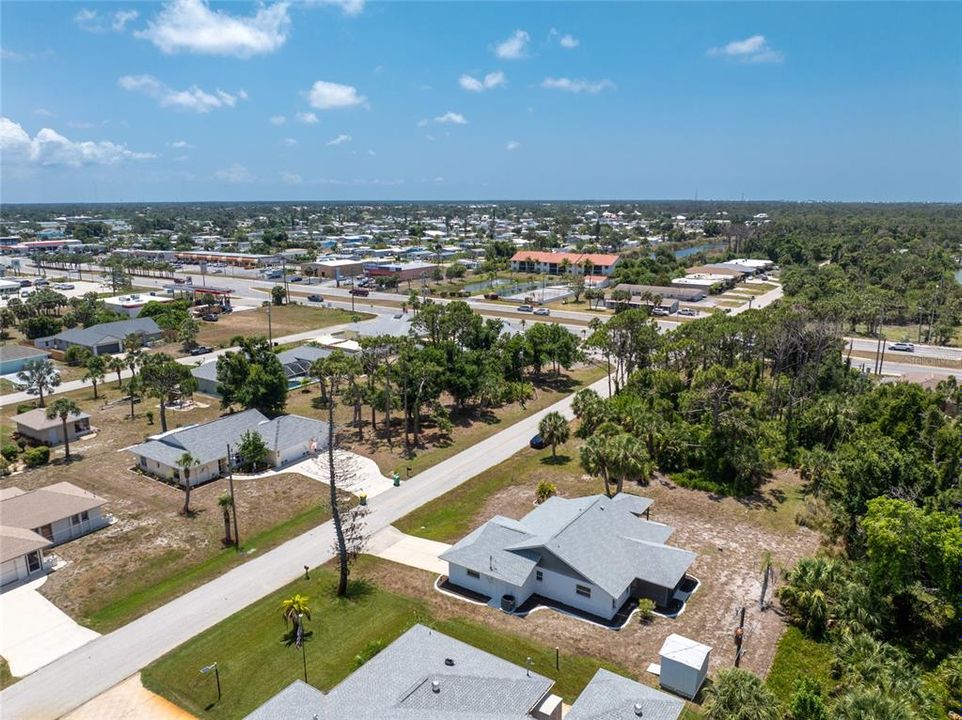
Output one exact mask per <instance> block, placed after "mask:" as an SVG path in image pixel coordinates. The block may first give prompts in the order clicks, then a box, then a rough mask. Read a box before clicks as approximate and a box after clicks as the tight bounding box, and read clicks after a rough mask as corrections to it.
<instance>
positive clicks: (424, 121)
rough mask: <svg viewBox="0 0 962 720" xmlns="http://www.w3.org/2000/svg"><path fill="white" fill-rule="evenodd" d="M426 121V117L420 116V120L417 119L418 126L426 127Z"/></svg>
mask: <svg viewBox="0 0 962 720" xmlns="http://www.w3.org/2000/svg"><path fill="white" fill-rule="evenodd" d="M428 122H429V121H428V119H427V118H421V119H420V120H418V127H427V126H428Z"/></svg>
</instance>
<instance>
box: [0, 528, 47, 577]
mask: <svg viewBox="0 0 962 720" xmlns="http://www.w3.org/2000/svg"><path fill="white" fill-rule="evenodd" d="M50 545H51V542H50V541H49V540H47V539H46V538H45V537H43V536H41V535H38V534H37V533H35V532H34V531H33V530H24V529H22V528H14V527H7V526H6V525H0V585H9V584H10V583H15V582H18V581H20V580H26V579H27V578H29V577H30V576H31V575H35V574H37V573H40V572H42V571H43V569H44V558H43V549H44V548H46V547H50Z"/></svg>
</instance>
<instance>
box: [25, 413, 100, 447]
mask: <svg viewBox="0 0 962 720" xmlns="http://www.w3.org/2000/svg"><path fill="white" fill-rule="evenodd" d="M12 419H13V421H14V422H15V423H16V424H17V432H18V433H20V434H21V435H23V436H24V437H26V438H30V439H31V440H36V441H37V442H38V443H40V444H42V445H47V446H48V447H53V446H54V445H63V441H64V437H63V423H62V422H61V421H60V418H59V417H54V418H48V417H47V411H46V410H45V409H43V408H36V409H34V410H28V411H27V412H24V413H20V414H19V415H14V416H13V418H12ZM91 432H93V428H92V427H90V415H88V414H87V413H85V412H81V413H80V414H79V415H70V416H68V417H67V440H69V441H70V442H73V441H74V440H76V439H77V438H80V437H83V436H84V435H89V434H90V433H91Z"/></svg>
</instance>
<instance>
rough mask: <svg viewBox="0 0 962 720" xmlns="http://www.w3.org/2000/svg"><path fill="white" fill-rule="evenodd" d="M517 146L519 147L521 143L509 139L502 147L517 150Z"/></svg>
mask: <svg viewBox="0 0 962 720" xmlns="http://www.w3.org/2000/svg"><path fill="white" fill-rule="evenodd" d="M519 147H521V143H519V142H518V141H517V140H509V141H508V144H507V145H505V146H504V149H505V150H517V149H518V148H519Z"/></svg>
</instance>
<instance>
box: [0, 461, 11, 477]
mask: <svg viewBox="0 0 962 720" xmlns="http://www.w3.org/2000/svg"><path fill="white" fill-rule="evenodd" d="M9 474H10V463H8V462H7V459H6V458H3V457H0V477H6V476H7V475H9Z"/></svg>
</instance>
